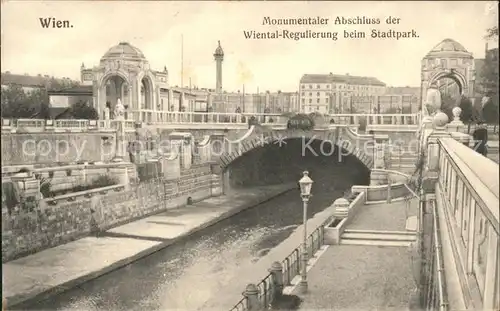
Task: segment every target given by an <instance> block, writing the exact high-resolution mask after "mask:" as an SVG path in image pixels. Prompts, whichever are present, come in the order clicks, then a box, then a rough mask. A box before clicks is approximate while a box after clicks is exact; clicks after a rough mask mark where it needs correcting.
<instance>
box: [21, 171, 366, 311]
mask: <svg viewBox="0 0 500 311" xmlns="http://www.w3.org/2000/svg"><path fill="white" fill-rule="evenodd" d="M328 167H329V170H324V169H322V170H321V171H318V172H317V173H314V172H311V177H312V178H313V179H314V180H315V183H314V186H313V197H312V198H311V200H310V204H309V210H310V213H309V217H312V216H313V215H314V214H315V213H318V212H320V211H322V210H324V209H325V208H326V207H328V206H329V205H330V204H331V203H332V202H333V201H334V200H335V199H336V198H339V197H341V196H342V195H343V193H344V192H345V191H346V190H347V189H349V188H350V186H351V185H352V184H353V183H355V182H353V179H354V178H357V176H354V175H353V172H352V166H350V165H341V164H340V165H329V166H328ZM335 176H336V177H335ZM301 222H302V201H301V199H300V196H299V190H298V189H297V190H295V189H294V190H291V191H290V192H287V193H285V194H283V195H281V196H278V197H276V198H274V199H273V200H271V201H268V202H265V203H263V204H260V205H258V206H256V207H254V208H251V209H248V210H246V211H244V212H242V213H240V214H238V215H235V216H233V217H232V218H230V219H226V220H224V221H222V222H220V223H218V224H216V225H214V226H212V227H209V228H207V229H205V230H203V231H201V232H198V233H197V234H195V235H193V236H191V237H190V238H189V239H186V241H182V242H179V243H177V244H174V245H171V246H169V247H167V248H165V249H163V250H161V251H159V252H156V253H154V254H152V255H150V256H148V257H146V258H143V259H141V260H139V261H136V262H134V263H132V264H129V265H128V266H126V267H123V268H121V269H119V270H115V271H113V272H111V273H108V274H106V275H103V276H101V277H99V278H97V279H94V280H92V281H89V282H87V283H84V284H82V285H80V286H78V287H75V288H73V289H70V290H68V291H66V292H64V293H61V294H59V295H57V296H55V297H52V298H50V299H49V300H45V301H42V302H37V303H34V304H32V305H30V306H28V307H23V310H70V311H82V310H89V311H90V310H116V311H130V310H170V309H178V310H180V309H183V310H195V309H197V308H199V307H201V305H203V303H204V302H205V301H206V300H208V299H209V298H210V297H212V296H213V295H217V294H220V293H219V292H218V291H219V290H220V289H221V288H223V287H224V286H227V283H228V282H229V280H230V279H232V278H233V277H235V276H236V275H238V273H239V271H241V269H252V265H253V264H254V262H255V261H256V259H257V258H259V257H260V256H263V255H265V254H266V253H267V252H268V251H269V249H270V248H273V247H275V246H276V245H278V244H279V243H280V242H281V241H283V240H284V239H286V238H287V237H288V236H289V235H290V234H291V233H292V231H293V230H294V229H295V228H296V227H297V226H298V225H300V223H301ZM299 243H300V241H297V245H299ZM235 303H236V302H235Z"/></svg>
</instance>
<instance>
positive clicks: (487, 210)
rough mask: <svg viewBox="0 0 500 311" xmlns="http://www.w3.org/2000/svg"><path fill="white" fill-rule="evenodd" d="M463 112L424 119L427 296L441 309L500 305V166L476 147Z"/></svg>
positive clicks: (428, 301)
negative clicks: (448, 116)
mask: <svg viewBox="0 0 500 311" xmlns="http://www.w3.org/2000/svg"><path fill="white" fill-rule="evenodd" d="M460 113H461V111H460V109H459V108H455V109H454V110H453V114H454V120H453V121H452V122H450V123H447V122H448V118H447V116H446V115H445V114H443V113H441V112H438V113H437V114H436V115H434V116H433V117H429V116H426V117H424V118H423V120H422V121H423V122H422V126H421V131H420V132H421V139H422V140H421V144H422V152H423V158H424V159H425V167H424V170H425V171H424V174H423V180H422V181H421V183H422V184H421V185H422V186H421V187H422V188H421V193H422V195H423V197H422V198H423V199H422V200H421V203H420V220H419V222H420V224H419V228H420V230H421V231H420V232H421V235H420V238H419V240H420V242H419V245H420V247H421V251H420V254H421V256H422V257H421V262H422V267H432V269H431V270H425V269H423V270H421V274H420V282H421V287H420V288H419V289H420V295H421V301H423V303H424V305H425V306H427V307H430V306H434V307H437V308H439V309H440V310H465V309H482V310H498V309H499V307H500V305H499V303H500V302H499V298H498V290H499V286H500V281H499V271H498V267H499V266H498V264H497V263H498V260H499V255H498V252H499V249H498V245H499V242H500V241H499V231H500V230H499V197H498V195H499V191H498V187H499V177H498V174H499V167H498V164H497V163H494V162H493V161H491V160H490V159H488V158H486V157H484V156H482V155H481V154H479V153H477V152H475V151H474V150H473V149H471V148H469V146H470V145H472V144H470V142H471V138H470V136H469V135H467V134H464V133H463V131H462V129H463V127H464V125H463V123H462V122H461V121H460V120H459V116H460ZM443 270H444V273H443ZM431 296H433V297H435V298H434V299H429V298H428V297H431ZM426 297H427V298H426Z"/></svg>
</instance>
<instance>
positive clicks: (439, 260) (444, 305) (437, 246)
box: [432, 204, 448, 311]
mask: <svg viewBox="0 0 500 311" xmlns="http://www.w3.org/2000/svg"><path fill="white" fill-rule="evenodd" d="M432 213H433V215H434V217H432V218H433V222H434V225H433V238H434V251H435V252H436V265H437V273H438V275H437V281H438V295H439V311H447V310H448V301H447V297H446V286H445V276H444V262H443V253H442V247H441V234H440V232H439V231H440V226H439V221H438V212H437V207H436V204H432Z"/></svg>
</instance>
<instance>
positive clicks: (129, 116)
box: [126, 83, 137, 120]
mask: <svg viewBox="0 0 500 311" xmlns="http://www.w3.org/2000/svg"><path fill="white" fill-rule="evenodd" d="M126 87H128V93H127V94H128V96H127V105H128V109H127V110H128V111H129V112H128V113H127V119H128V120H137V119H136V118H135V115H134V114H135V113H136V112H135V109H136V108H135V107H134V102H133V101H132V99H133V96H132V84H130V83H128V84H127V85H126ZM131 111H134V112H132V113H131Z"/></svg>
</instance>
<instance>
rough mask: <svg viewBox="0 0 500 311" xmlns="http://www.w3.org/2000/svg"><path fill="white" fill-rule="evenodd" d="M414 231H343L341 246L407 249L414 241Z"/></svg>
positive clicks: (415, 237)
mask: <svg viewBox="0 0 500 311" xmlns="http://www.w3.org/2000/svg"><path fill="white" fill-rule="evenodd" d="M416 239H417V236H416V233H415V231H378V230H350V229H346V230H344V233H343V234H342V235H341V237H340V244H341V245H371V246H399V247H401V246H402V247H409V246H410V244H411V243H412V242H414V241H416Z"/></svg>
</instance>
